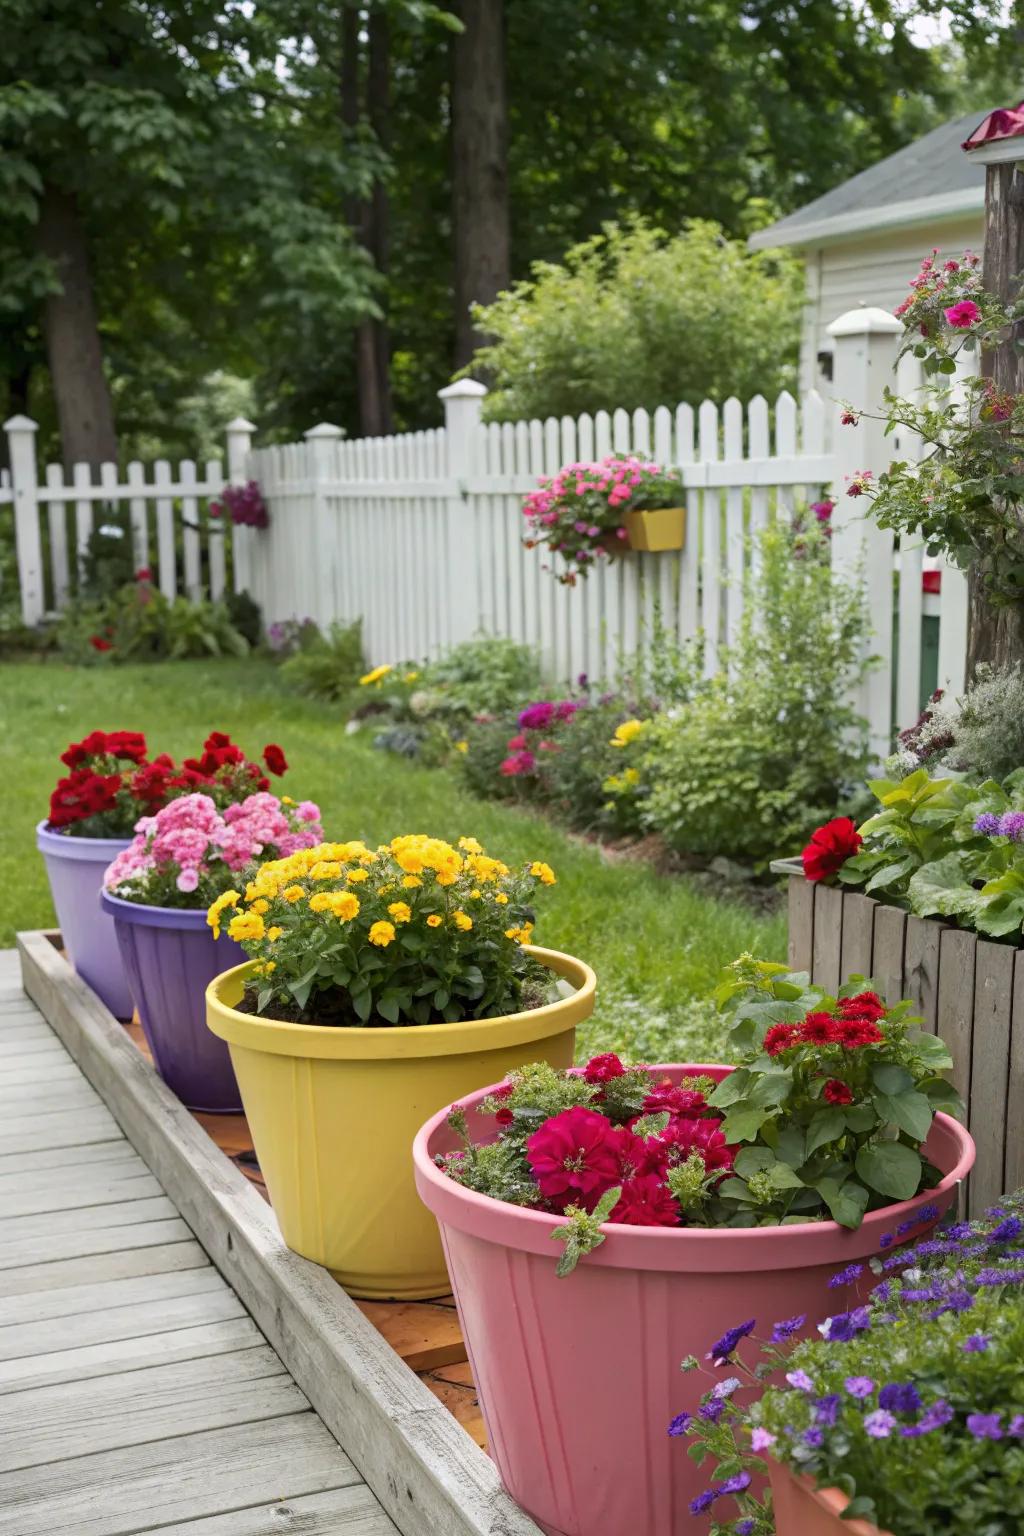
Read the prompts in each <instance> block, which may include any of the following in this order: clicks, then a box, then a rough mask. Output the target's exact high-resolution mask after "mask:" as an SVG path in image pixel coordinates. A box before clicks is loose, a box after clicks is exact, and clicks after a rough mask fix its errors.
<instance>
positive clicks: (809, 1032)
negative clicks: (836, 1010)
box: [800, 1013, 837, 1045]
mask: <svg viewBox="0 0 1024 1536" xmlns="http://www.w3.org/2000/svg"><path fill="white" fill-rule="evenodd" d="M836 1030H837V1026H836V1021H835V1019H834V1018H833V1017H832V1015H831V1014H830V1013H809V1014H808V1015H807V1017H806V1019H804V1021H803V1023H802V1024H801V1025H800V1039H801V1040H805V1041H806V1042H807V1044H808V1045H831V1044H832V1042H833V1041H834V1040H835V1039H836V1038H837V1033H836Z"/></svg>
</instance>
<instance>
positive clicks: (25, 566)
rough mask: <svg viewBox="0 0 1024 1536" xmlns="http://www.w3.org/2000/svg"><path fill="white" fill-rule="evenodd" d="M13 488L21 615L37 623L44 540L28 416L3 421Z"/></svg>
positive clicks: (33, 435) (25, 620) (42, 603)
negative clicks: (40, 531)
mask: <svg viewBox="0 0 1024 1536" xmlns="http://www.w3.org/2000/svg"><path fill="white" fill-rule="evenodd" d="M4 431H5V432H6V433H7V450H8V453H9V455H10V461H11V486H12V488H13V491H14V542H15V548H16V550H17V560H18V583H19V586H20V588H21V619H22V623H23V624H26V625H29V626H31V625H33V624H38V623H39V620H40V619H41V618H42V617H43V613H44V612H45V609H46V602H45V598H44V595H43V544H42V539H41V537H40V533H39V475H38V471H37V469H36V433H37V432H38V431H39V428H38V426H37V425H36V423H35V422H34V421H33V420H32V419H31V417H29V416H12V417H11V418H10V420H8V421H5V422H4Z"/></svg>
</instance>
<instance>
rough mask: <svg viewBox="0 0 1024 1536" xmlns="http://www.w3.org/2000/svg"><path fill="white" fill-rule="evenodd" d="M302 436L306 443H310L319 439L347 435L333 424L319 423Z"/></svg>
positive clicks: (328, 422)
mask: <svg viewBox="0 0 1024 1536" xmlns="http://www.w3.org/2000/svg"><path fill="white" fill-rule="evenodd" d="M302 435H303V437H304V438H305V439H306V442H307V443H309V442H313V441H315V440H316V439H317V438H318V437H344V435H345V434H344V433H343V432H342V430H341V428H340V427H336V426H335V425H334V423H333V422H330V421H320V422H317V424H316V426H315V427H310V429H309V431H308V432H303V434H302Z"/></svg>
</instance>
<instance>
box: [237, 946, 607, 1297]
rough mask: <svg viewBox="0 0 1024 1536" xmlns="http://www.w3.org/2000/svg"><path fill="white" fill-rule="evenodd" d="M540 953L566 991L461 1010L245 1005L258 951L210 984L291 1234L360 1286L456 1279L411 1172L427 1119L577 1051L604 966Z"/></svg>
mask: <svg viewBox="0 0 1024 1536" xmlns="http://www.w3.org/2000/svg"><path fill="white" fill-rule="evenodd" d="M529 953H530V954H532V955H534V956H535V958H536V959H538V960H540V961H541V962H542V963H543V964H544V965H546V966H548V967H549V968H550V969H551V970H552V971H554V972H555V974H556V975H557V976H558V977H560V978H561V980H562V981H563V982H564V983H567V984H568V986H569V987H570V988H571V989H572V990H571V991H570V992H569V993H568V995H567V996H565V997H561V998H559V999H558V1000H557V1001H556V1002H554V1003H548V1004H547V1005H546V1006H545V1007H543V1008H531V1009H528V1010H527V1011H526V1012H524V1013H513V1014H506V1015H504V1016H502V1017H501V1018H494V1019H479V1020H473V1021H468V1022H465V1023H461V1024H425V1025H418V1026H405V1025H401V1026H398V1027H396V1028H394V1029H334V1028H331V1027H328V1026H322V1025H315V1024H287V1023H284V1022H283V1021H281V1020H278V1019H271V1018H267V1017H260V1016H257V1015H256V1014H251V1013H240V1012H238V1010H237V1009H236V1007H235V1004H236V1003H238V1002H239V1001H240V999H241V997H242V991H243V987H244V983H245V979H246V976H247V975H248V973H249V971H250V970H251V965H252V963H251V962H250V963H249V964H247V965H239V966H235V968H234V969H233V970H230V971H225V972H224V973H223V974H222V975H220V976H217V977H216V978H215V979H214V980H213V981H212V982H211V983H210V985H209V987H208V988H207V992H206V1018H207V1023H208V1024H209V1027H210V1028H211V1029H212V1030H213V1033H214V1034H215V1035H219V1036H220V1038H221V1039H222V1040H226V1041H227V1042H228V1045H229V1046H230V1049H231V1061H232V1064H233V1066H234V1069H235V1075H236V1076H237V1078H238V1086H239V1088H240V1089H241V1093H242V1103H243V1106H244V1109H245V1113H246V1116H247V1118H248V1121H249V1129H250V1131H251V1132H252V1139H253V1144H254V1146H255V1149H256V1156H257V1157H258V1159H259V1164H260V1168H261V1170H262V1173H263V1177H264V1178H265V1179H266V1181H267V1190H268V1192H269V1194H270V1200H271V1204H272V1205H273V1207H274V1212H275V1214H276V1216H277V1219H278V1222H279V1223H280V1227H281V1233H282V1235H283V1237H284V1240H285V1242H286V1243H287V1244H288V1247H289V1248H291V1249H293V1250H294V1251H295V1252H296V1253H301V1254H302V1255H303V1256H304V1257H305V1258H307V1259H313V1260H314V1261H315V1262H316V1263H317V1264H323V1265H324V1266H325V1267H326V1268H327V1269H329V1270H330V1271H331V1273H332V1275H333V1276H334V1278H335V1279H336V1280H338V1281H340V1283H341V1284H342V1285H343V1286H344V1287H345V1289H346V1290H347V1291H350V1292H351V1293H352V1295H353V1296H363V1297H371V1298H372V1297H375V1298H383V1297H396V1298H399V1299H402V1300H407V1301H412V1300H418V1299H420V1298H422V1297H425V1296H438V1295H443V1294H444V1293H445V1292H446V1291H447V1290H448V1288H449V1286H448V1275H447V1271H446V1269H445V1263H444V1257H443V1255H442V1252H441V1241H440V1238H439V1236H438V1230H437V1223H436V1221H435V1220H434V1217H433V1216H432V1215H431V1213H430V1212H429V1211H428V1210H427V1209H426V1207H425V1206H423V1205H422V1204H421V1203H420V1200H419V1196H418V1195H417V1193H416V1187H415V1184H414V1182H413V1164H412V1143H413V1138H414V1137H415V1135H416V1132H417V1131H418V1130H419V1128H420V1126H421V1125H422V1124H423V1123H424V1121H426V1120H428V1119H429V1118H430V1116H431V1115H434V1114H436V1113H437V1111H438V1110H439V1109H443V1108H444V1106H445V1105H446V1104H450V1103H452V1102H453V1101H454V1100H456V1099H461V1098H462V1097H463V1096H464V1095H466V1094H469V1093H472V1092H473V1091H474V1090H476V1089H479V1088H485V1087H487V1086H488V1085H489V1084H491V1083H497V1082H500V1081H501V1079H502V1078H503V1077H505V1076H506V1074H507V1073H509V1072H510V1071H512V1069H513V1068H515V1067H521V1066H524V1065H525V1064H526V1063H527V1062H530V1061H538V1060H543V1061H549V1062H550V1063H551V1065H552V1066H554V1067H568V1066H570V1065H571V1064H572V1059H573V1050H574V1047H575V1043H576V1025H577V1024H578V1023H580V1022H581V1020H583V1019H586V1018H589V1016H590V1014H591V1013H592V1012H593V1007H594V991H595V987H596V981H595V977H594V973H593V971H592V970H591V969H590V967H589V966H588V965H585V964H584V963H583V962H582V961H581V960H575V959H573V957H572V956H571V955H563V954H559V953H558V952H557V951H556V950H551V949H538V948H536V947H532V946H531V947H530V948H529Z"/></svg>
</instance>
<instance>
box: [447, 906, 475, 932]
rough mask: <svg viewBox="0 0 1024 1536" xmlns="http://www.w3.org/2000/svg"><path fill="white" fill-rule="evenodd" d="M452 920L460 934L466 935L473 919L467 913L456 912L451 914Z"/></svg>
mask: <svg viewBox="0 0 1024 1536" xmlns="http://www.w3.org/2000/svg"><path fill="white" fill-rule="evenodd" d="M452 920H453V921H454V923H455V926H456V928H458V930H459V932H460V933H468V932H469V930H470V929H471V928H472V926H473V919H472V918H471V917H470V916H469V914H468V913H467V912H462V911H456V912H453V913H452Z"/></svg>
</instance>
